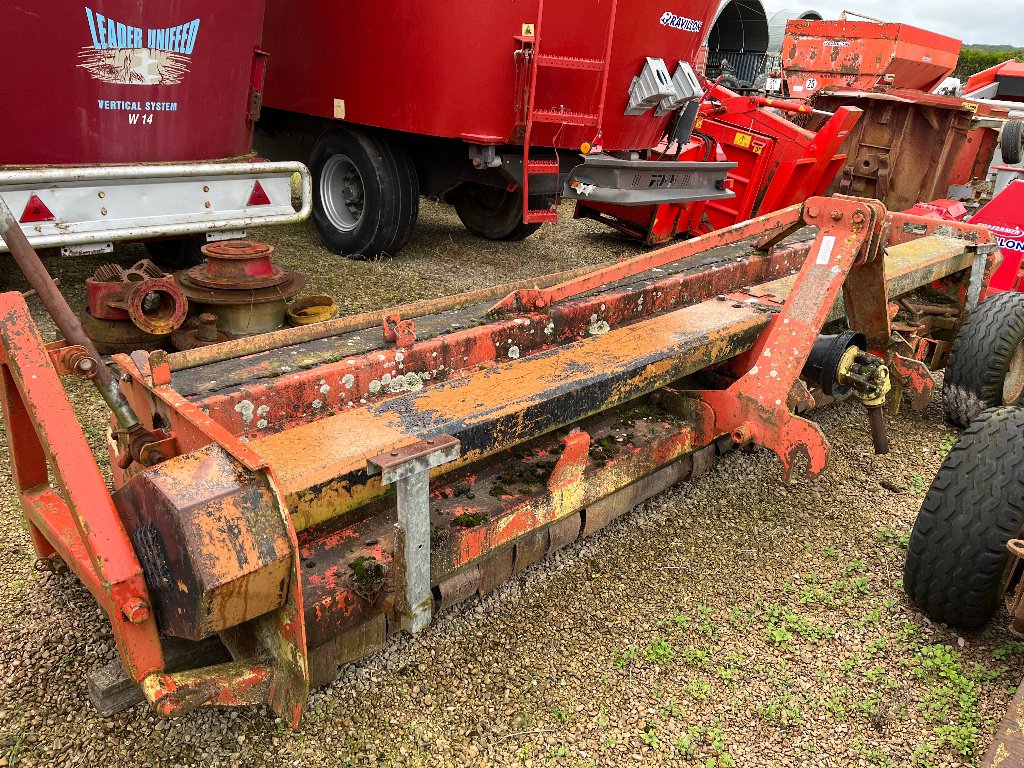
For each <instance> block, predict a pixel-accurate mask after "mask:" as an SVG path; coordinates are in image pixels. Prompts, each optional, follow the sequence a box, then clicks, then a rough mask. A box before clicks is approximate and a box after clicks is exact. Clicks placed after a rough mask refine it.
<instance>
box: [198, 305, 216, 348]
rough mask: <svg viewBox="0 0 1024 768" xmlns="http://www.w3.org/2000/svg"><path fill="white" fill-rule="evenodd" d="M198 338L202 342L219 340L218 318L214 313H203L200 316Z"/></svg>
mask: <svg viewBox="0 0 1024 768" xmlns="http://www.w3.org/2000/svg"><path fill="white" fill-rule="evenodd" d="M196 338H197V339H199V340H201V341H216V340H217V316H216V315H215V314H213V313H212V312H203V314H201V315H200V316H199V327H198V328H196Z"/></svg>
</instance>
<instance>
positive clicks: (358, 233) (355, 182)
mask: <svg viewBox="0 0 1024 768" xmlns="http://www.w3.org/2000/svg"><path fill="white" fill-rule="evenodd" d="M309 168H310V171H311V172H312V174H313V223H314V224H315V225H316V228H317V231H318V232H319V233H320V237H322V238H323V241H324V243H325V244H326V245H327V247H328V248H330V249H331V250H332V251H333V252H334V253H337V254H339V255H342V256H348V257H349V258H352V259H369V258H375V257H377V256H394V255H395V254H396V253H398V251H400V250H401V249H402V246H404V245H405V244H406V242H408V240H409V237H410V235H412V230H413V227H414V226H415V225H416V217H417V216H418V215H419V210H420V190H419V179H418V177H417V176H416V168H415V166H414V165H413V164H412V160H411V159H410V158H409V156H408V154H407V153H406V152H405V150H404V149H402V148H401V147H398V146H395V145H394V144H393V143H392V142H388V141H387V140H386V139H384V138H382V137H380V136H377V135H374V134H373V133H370V132H367V131H361V130H356V129H353V128H334V129H332V130H330V131H328V132H327V133H325V134H324V135H322V136H321V137H320V138H319V139H318V140H317V142H316V144H315V145H314V146H313V153H312V155H311V156H310V160H309Z"/></svg>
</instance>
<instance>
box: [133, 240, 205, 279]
mask: <svg viewBox="0 0 1024 768" xmlns="http://www.w3.org/2000/svg"><path fill="white" fill-rule="evenodd" d="M204 245H206V238H205V237H181V238H178V239H177V240H149V241H147V242H146V251H147V252H148V253H149V258H150V260H151V261H152V262H153V263H154V264H156V265H157V266H158V267H160V269H162V270H164V271H165V272H174V271H175V270H178V269H188V268H189V267H195V266H198V265H199V264H202V263H203V262H204V261H206V257H205V256H204V255H203V252H202V251H201V250H200V249H201V248H202V247H203V246H204Z"/></svg>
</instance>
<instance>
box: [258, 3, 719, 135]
mask: <svg viewBox="0 0 1024 768" xmlns="http://www.w3.org/2000/svg"><path fill="white" fill-rule="evenodd" d="M539 5H540V3H539V0H527V2H516V3H509V2H502V1H501V0H483V1H481V0H455V1H454V2H429V1H428V2H413V0H398V2H395V3H388V4H377V3H336V2H327V1H326V0H308V1H307V2H301V3H294V2H284V1H283V0H272V1H271V2H269V3H268V5H267V25H266V31H265V33H264V43H265V46H266V49H267V51H268V52H270V54H271V55H272V56H273V68H272V69H271V70H270V71H269V72H268V73H267V90H266V97H265V101H264V103H265V104H266V106H267V107H272V108H275V109H283V110H288V111H291V112H300V113H304V114H309V115H316V116H319V117H323V118H328V119H343V120H346V121H349V122H352V123H357V124H359V125H366V126H373V127H376V128H386V129H390V130H396V131H403V132H407V133H412V134H421V135H424V136H438V137H446V138H453V139H460V140H465V141H469V142H474V143H478V144H515V143H521V142H522V135H521V127H520V125H519V122H518V121H517V119H516V109H515V107H516V96H517V92H516V69H517V53H518V52H519V51H520V50H521V48H522V41H521V39H520V38H522V37H523V36H524V31H523V28H524V26H530V25H536V24H537V22H538V21H540V23H541V32H542V35H543V45H544V49H545V50H544V52H545V53H549V54H552V55H562V56H568V57H573V58H575V59H577V60H578V61H579V62H580V65H579V68H566V69H556V68H553V69H551V70H550V71H549V72H544V73H542V76H541V77H538V82H537V87H536V96H535V101H536V103H537V105H538V107H540V106H543V107H545V108H552V109H557V108H559V107H564V109H565V110H566V111H570V112H576V113H584V112H590V111H592V110H594V109H595V108H596V107H597V98H598V97H599V96H600V94H599V93H597V89H596V86H597V85H598V84H599V81H600V79H601V78H600V75H601V72H599V71H595V70H593V69H587V68H585V67H586V65H585V64H584V62H585V61H587V60H590V61H599V60H601V59H603V57H604V55H605V39H606V31H607V28H608V25H609V22H612V23H613V30H612V39H611V46H610V51H611V55H610V56H609V58H608V60H607V62H606V64H607V70H608V73H609V75H608V86H607V93H606V95H605V98H606V106H607V109H606V112H605V115H604V121H603V123H602V125H601V133H602V141H601V144H602V145H603V146H604V148H605V149H606V150H628V149H646V148H648V147H652V146H654V145H655V144H657V142H658V139H659V138H661V132H662V131H663V130H664V128H665V125H666V123H667V122H668V120H669V116H668V115H664V116H655V115H653V114H652V113H646V114H643V115H632V116H631V115H625V114H623V112H624V111H625V108H626V101H627V96H628V93H629V86H630V83H631V82H632V80H633V78H634V77H635V76H636V75H638V74H639V73H640V70H641V69H642V68H643V65H644V62H645V59H646V57H648V56H651V57H658V58H661V59H662V60H663V61H665V62H666V63H668V64H669V65H674V64H675V62H677V61H680V60H681V61H693V58H694V56H695V55H696V53H697V49H698V48H699V47H700V44H701V41H702V39H703V37H704V36H705V35H706V34H707V29H706V28H705V25H706V24H707V23H708V20H709V19H710V18H713V16H714V13H715V11H716V10H717V8H718V3H717V2H716V0H689V1H688V2H679V1H678V0H676V2H674V3H671V2H670V3H668V4H666V3H664V2H654V0H641V1H640V2H631V3H628V4H627V3H620V4H619V7H618V9H617V12H616V17H615V19H614V20H612V19H611V11H612V8H613V7H614V6H615V2H613V0H596V1H588V2H585V3H584V2H578V1H573V2H563V3H555V2H549V3H546V4H544V9H543V14H544V15H543V20H541V19H540V18H539V16H538V11H539ZM667 12H671V13H674V14H676V16H677V18H679V19H681V20H680V21H679V22H677V24H675V25H673V24H669V23H666V22H667V21H669V20H668V19H664V17H665V16H666V14H667ZM534 29H536V27H534ZM527 31H529V30H527ZM594 66H596V65H594ZM595 133H596V131H595V128H594V127H593V126H583V125H572V124H569V123H566V124H564V125H562V124H547V125H544V126H542V127H538V128H537V130H536V133H535V135H534V143H535V144H536V145H537V146H548V147H559V148H562V149H571V150H578V149H579V146H580V144H582V143H583V142H585V141H587V142H592V141H593V140H594V137H595Z"/></svg>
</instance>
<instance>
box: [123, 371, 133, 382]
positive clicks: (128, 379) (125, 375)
mask: <svg viewBox="0 0 1024 768" xmlns="http://www.w3.org/2000/svg"><path fill="white" fill-rule="evenodd" d="M131 380H132V375H131V374H130V373H122V374H121V381H123V382H124V383H125V384H129V383H131Z"/></svg>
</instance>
